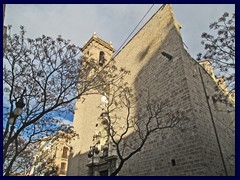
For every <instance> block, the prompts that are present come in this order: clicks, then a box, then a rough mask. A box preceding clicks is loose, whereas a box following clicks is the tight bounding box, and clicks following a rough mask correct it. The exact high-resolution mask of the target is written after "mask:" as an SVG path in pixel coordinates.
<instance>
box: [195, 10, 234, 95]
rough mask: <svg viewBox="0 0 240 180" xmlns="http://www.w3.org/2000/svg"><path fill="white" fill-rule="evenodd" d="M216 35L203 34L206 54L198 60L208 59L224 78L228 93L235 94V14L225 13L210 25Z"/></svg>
mask: <svg viewBox="0 0 240 180" xmlns="http://www.w3.org/2000/svg"><path fill="white" fill-rule="evenodd" d="M209 28H210V29H212V30H214V31H215V32H213V33H214V34H215V36H214V35H211V34H209V33H206V32H204V33H203V34H202V38H203V41H202V42H201V43H202V45H204V48H205V53H204V55H203V54H202V53H199V54H198V55H197V56H198V60H200V59H201V58H204V59H208V60H210V61H211V62H212V65H213V68H214V70H215V72H216V73H217V74H218V76H222V77H224V79H225V81H226V83H227V87H228V91H229V92H235V13H233V14H232V15H231V16H230V15H229V13H227V12H225V13H224V14H223V15H222V17H220V18H219V19H218V20H217V21H216V22H213V23H211V24H210V25H209Z"/></svg>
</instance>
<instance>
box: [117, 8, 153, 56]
mask: <svg viewBox="0 0 240 180" xmlns="http://www.w3.org/2000/svg"><path fill="white" fill-rule="evenodd" d="M153 6H154V4H153V5H152V6H151V7H150V8H149V9H148V11H147V13H146V14H145V15H144V16H143V18H142V19H141V20H140V22H139V23H138V24H137V26H136V27H135V28H134V29H133V31H132V32H131V33H130V35H129V36H128V37H127V38H126V39H125V41H124V42H123V43H122V45H121V46H120V47H119V48H118V50H117V51H116V52H115V53H114V55H113V57H115V55H116V54H117V53H118V52H119V51H120V50H121V48H122V47H123V45H124V44H125V43H126V42H127V40H128V39H129V38H130V37H131V35H132V34H133V33H134V31H135V30H136V29H137V27H138V26H139V25H140V23H141V22H142V21H143V19H144V18H145V17H146V16H147V14H148V13H149V11H150V10H151V9H152V8H153Z"/></svg>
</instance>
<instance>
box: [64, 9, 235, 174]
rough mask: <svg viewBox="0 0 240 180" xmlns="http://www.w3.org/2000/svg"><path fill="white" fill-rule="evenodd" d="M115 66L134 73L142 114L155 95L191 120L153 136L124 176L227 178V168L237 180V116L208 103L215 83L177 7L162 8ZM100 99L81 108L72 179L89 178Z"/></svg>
mask: <svg viewBox="0 0 240 180" xmlns="http://www.w3.org/2000/svg"><path fill="white" fill-rule="evenodd" d="M163 53H165V54H166V53H167V54H169V55H170V56H172V58H167V57H166V56H164V55H163ZM115 60H116V65H117V66H118V67H125V68H126V69H127V70H130V71H131V74H130V75H129V76H128V77H126V81H127V82H128V83H129V84H131V85H132V88H133V89H134V92H135V93H136V94H138V95H139V97H141V98H140V99H139V101H138V104H137V109H136V110H137V111H139V110H142V109H144V108H145V107H144V102H143V98H147V95H148V92H149V93H150V95H151V97H152V98H153V99H154V100H155V101H158V102H161V101H167V104H166V107H165V108H166V109H168V110H171V111H173V112H174V111H177V110H180V111H183V112H184V113H185V116H187V117H189V118H190V121H189V122H188V124H187V125H186V126H185V127H184V128H183V129H181V130H179V129H171V130H169V131H168V132H164V133H160V132H156V133H154V134H152V135H151V136H150V137H149V139H148V140H147V142H146V144H145V146H144V147H143V149H142V150H141V152H139V153H137V154H136V155H134V156H133V157H132V158H131V159H129V160H128V161H127V163H126V164H125V165H124V166H123V168H122V170H121V171H120V173H119V175H165V176H166V175H226V174H225V170H224V166H223V162H224V163H225V167H226V169H227V173H228V174H229V175H234V167H235V166H234V161H233V160H234V158H235V156H234V155H235V152H234V147H235V143H234V142H235V137H234V122H233V120H234V117H233V116H234V114H233V113H231V112H230V110H231V107H228V105H227V106H226V105H225V104H222V103H219V102H216V103H214V102H212V101H211V98H207V97H210V96H211V94H212V93H213V92H214V91H215V82H214V81H213V79H212V77H211V76H209V75H208V74H207V73H206V71H205V70H204V69H203V68H202V67H201V66H200V65H199V64H198V63H197V62H196V61H194V60H193V59H192V58H191V57H190V56H189V54H188V53H187V52H186V51H185V49H184V47H183V42H182V39H181V35H180V30H179V25H178V24H177V23H176V21H175V19H174V17H173V12H172V7H171V5H164V6H162V8H160V10H159V11H158V12H157V13H156V14H155V15H154V16H153V17H152V18H151V19H150V20H149V21H148V22H147V24H146V25H145V26H144V27H143V28H142V29H141V30H140V31H139V32H138V33H137V34H136V35H135V36H134V37H133V38H132V39H131V40H130V41H129V43H128V44H127V45H126V46H125V47H124V48H123V49H122V50H121V51H120V52H119V53H118V54H117V56H116V57H115ZM200 72H201V73H200ZM201 76H202V78H201ZM202 79H203V80H202ZM204 89H205V90H206V92H205V90H204ZM220 93H221V92H220ZM206 94H207V95H206ZM98 99H100V97H93V96H91V97H88V98H87V99H86V100H85V101H84V103H82V102H80V100H79V101H78V102H77V104H76V107H77V110H76V111H75V116H74V127H75V128H76V129H77V131H79V133H80V140H79V142H75V145H74V147H75V154H74V155H73V157H74V158H75V161H72V162H69V164H71V167H70V168H68V169H69V173H68V175H88V168H87V167H86V164H87V162H86V161H87V159H86V154H87V152H88V150H89V146H90V145H91V144H90V143H91V142H92V135H93V133H94V126H95V122H96V119H97V116H99V114H100V112H99V110H98V109H97V108H96V102H97V101H98ZM208 101H209V103H208ZM227 110H229V112H230V113H229V112H227ZM210 112H211V113H212V116H211V113H210ZM232 122H233V123H232ZM214 127H215V129H214ZM133 133H134V132H133ZM130 138H131V135H130ZM217 139H218V140H217ZM219 148H220V149H221V152H222V156H223V159H222V156H221V153H220V149H219ZM77 157H83V158H77ZM74 158H73V159H74ZM74 168H75V169H74Z"/></svg>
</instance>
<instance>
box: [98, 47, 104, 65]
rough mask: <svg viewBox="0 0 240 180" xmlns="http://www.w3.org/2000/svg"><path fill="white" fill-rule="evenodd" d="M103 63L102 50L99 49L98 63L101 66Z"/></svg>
mask: <svg viewBox="0 0 240 180" xmlns="http://www.w3.org/2000/svg"><path fill="white" fill-rule="evenodd" d="M103 64H104V52H103V51H100V53H99V65H100V66H102V65H103Z"/></svg>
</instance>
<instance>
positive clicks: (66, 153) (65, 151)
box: [62, 147, 68, 158]
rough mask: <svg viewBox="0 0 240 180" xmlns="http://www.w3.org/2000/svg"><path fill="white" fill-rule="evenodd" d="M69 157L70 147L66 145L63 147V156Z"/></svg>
mask: <svg viewBox="0 0 240 180" xmlns="http://www.w3.org/2000/svg"><path fill="white" fill-rule="evenodd" d="M67 157H68V148H67V147H64V148H63V153H62V158H67Z"/></svg>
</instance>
